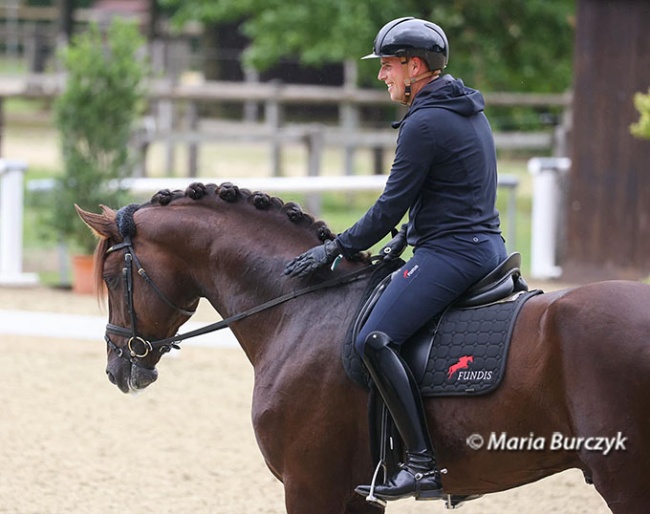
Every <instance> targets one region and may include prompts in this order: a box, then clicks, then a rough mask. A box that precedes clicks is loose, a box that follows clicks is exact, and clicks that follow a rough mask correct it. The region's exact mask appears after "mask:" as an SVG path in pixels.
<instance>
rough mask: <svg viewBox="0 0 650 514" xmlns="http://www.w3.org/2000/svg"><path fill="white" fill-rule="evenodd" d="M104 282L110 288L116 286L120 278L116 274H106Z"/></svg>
mask: <svg viewBox="0 0 650 514" xmlns="http://www.w3.org/2000/svg"><path fill="white" fill-rule="evenodd" d="M104 282H105V283H106V287H108V288H109V289H114V288H116V287H117V286H118V285H119V283H120V278H119V277H117V276H115V275H104Z"/></svg>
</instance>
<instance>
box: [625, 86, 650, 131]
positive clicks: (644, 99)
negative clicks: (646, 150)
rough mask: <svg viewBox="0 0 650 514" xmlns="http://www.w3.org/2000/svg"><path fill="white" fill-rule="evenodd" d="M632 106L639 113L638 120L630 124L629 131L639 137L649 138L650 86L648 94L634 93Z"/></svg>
mask: <svg viewBox="0 0 650 514" xmlns="http://www.w3.org/2000/svg"><path fill="white" fill-rule="evenodd" d="M634 106H635V107H636V109H637V110H638V111H639V113H640V114H641V117H640V118H639V121H638V122H636V123H634V124H632V126H630V132H631V133H632V134H633V135H634V136H636V137H639V138H643V139H650V88H648V94H643V93H636V94H635V95H634Z"/></svg>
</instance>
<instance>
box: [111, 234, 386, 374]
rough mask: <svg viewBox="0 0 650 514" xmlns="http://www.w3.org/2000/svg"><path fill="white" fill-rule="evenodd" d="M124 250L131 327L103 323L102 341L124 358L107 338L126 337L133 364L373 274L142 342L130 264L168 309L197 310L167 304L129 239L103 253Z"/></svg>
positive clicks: (307, 290) (333, 281)
mask: <svg viewBox="0 0 650 514" xmlns="http://www.w3.org/2000/svg"><path fill="white" fill-rule="evenodd" d="M121 249H124V250H125V253H124V268H123V269H122V277H123V280H124V282H125V285H126V288H125V296H126V303H127V307H128V309H129V316H130V318H131V328H130V329H128V328H124V327H121V326H119V325H114V324H112V323H107V324H106V334H105V335H104V339H105V341H106V344H107V345H108V346H109V347H110V348H111V349H113V350H114V351H115V352H117V354H118V356H119V357H127V356H126V355H124V349H123V348H120V347H119V346H117V345H116V344H115V343H113V341H112V340H111V339H110V337H109V334H113V335H116V336H120V337H125V338H129V339H128V341H127V348H128V350H129V357H127V358H129V359H130V361H131V362H132V363H133V364H138V365H139V363H138V362H137V360H136V359H142V358H144V357H146V356H147V355H148V354H149V352H152V351H154V350H158V351H159V352H161V353H167V352H169V351H171V349H172V348H174V349H176V350H180V346H179V343H180V342H181V341H184V340H185V339H190V338H192V337H197V336H200V335H203V334H208V333H210V332H216V331H218V330H222V329H224V328H227V327H228V326H230V324H232V323H234V322H236V321H240V320H242V319H244V318H248V317H250V316H253V315H255V314H258V313H260V312H263V311H265V310H268V309H271V308H273V307H276V306H278V305H280V304H282V303H285V302H288V301H289V300H293V299H294V298H298V297H299V296H304V295H306V294H310V293H313V292H316V291H320V290H323V289H328V288H331V287H335V286H338V285H342V284H348V283H351V282H354V281H355V280H358V279H360V278H361V277H362V276H364V275H365V274H367V273H370V272H372V271H373V269H372V268H363V269H360V270H356V271H353V272H351V273H348V274H346V275H342V276H340V277H336V278H333V279H331V280H327V281H325V282H321V283H320V284H316V285H313V286H308V287H304V288H302V289H297V290H295V291H291V292H289V293H286V294H284V295H282V296H278V297H277V298H274V299H272V300H269V301H268V302H264V303H262V304H260V305H258V306H256V307H253V308H251V309H248V310H245V311H243V312H240V313H238V314H235V315H233V316H230V317H228V318H225V319H223V320H221V321H218V322H215V323H211V324H210V325H206V326H205V327H201V328H198V329H196V330H191V331H189V332H185V333H184V334H176V335H175V336H173V337H167V338H165V339H158V340H156V341H148V340H146V339H144V338H143V337H142V336H139V335H138V333H137V328H136V314H135V307H134V305H133V264H135V266H136V267H137V273H138V275H140V276H141V277H142V278H143V279H144V280H145V282H146V283H147V284H148V285H149V286H150V287H151V288H152V289H153V291H154V292H155V293H156V295H157V296H158V297H159V298H160V299H161V300H162V301H163V302H164V303H165V304H167V305H168V306H169V307H171V308H173V309H175V310H177V311H179V312H181V313H182V314H185V315H187V316H192V315H193V314H194V313H195V312H196V310H186V309H183V308H181V307H178V306H177V305H176V304H174V303H173V302H172V301H170V300H169V299H168V298H167V297H166V296H165V295H164V294H163V292H162V291H161V290H160V289H159V288H158V286H156V284H155V283H154V282H153V280H151V277H149V275H147V272H146V271H145V270H144V268H143V267H142V264H141V263H140V260H139V259H138V258H137V256H136V255H135V251H134V249H133V245H132V243H131V239H130V238H129V237H125V238H124V241H123V242H122V243H119V244H117V245H114V246H111V247H110V248H109V249H108V250H107V251H106V254H109V253H112V252H114V251H117V250H121Z"/></svg>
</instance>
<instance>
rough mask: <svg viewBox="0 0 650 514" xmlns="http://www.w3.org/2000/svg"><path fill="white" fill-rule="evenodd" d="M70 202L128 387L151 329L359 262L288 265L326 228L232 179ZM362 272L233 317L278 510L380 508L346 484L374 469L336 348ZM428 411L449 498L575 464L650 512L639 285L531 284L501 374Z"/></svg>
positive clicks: (114, 372)
mask: <svg viewBox="0 0 650 514" xmlns="http://www.w3.org/2000/svg"><path fill="white" fill-rule="evenodd" d="M79 214H80V216H81V218H82V219H83V220H84V222H85V223H86V224H87V225H88V226H89V227H91V229H92V230H93V231H94V232H95V233H96V234H97V235H98V236H99V237H100V241H99V244H98V247H97V252H96V272H97V277H98V282H103V283H104V284H105V285H106V288H107V290H108V304H109V326H110V327H118V328H114V329H113V331H112V332H111V334H110V337H108V339H107V342H108V357H107V362H108V364H107V373H108V376H109V379H110V380H111V381H112V382H113V383H115V384H116V385H117V386H118V387H119V389H120V390H122V391H123V392H129V391H133V390H137V389H143V388H145V387H146V386H148V385H149V384H150V383H152V382H153V381H154V380H155V379H156V373H157V372H156V370H155V366H156V364H157V362H158V361H159V360H160V358H161V355H162V353H160V352H158V351H148V347H147V345H148V344H149V343H148V341H157V340H164V339H165V338H170V337H171V336H173V335H174V334H176V332H177V330H178V328H179V327H180V326H181V325H182V323H184V322H185V321H186V320H187V319H188V318H189V316H190V315H191V314H192V312H193V310H194V309H195V307H196V305H197V303H198V302H199V299H200V298H201V297H203V298H206V299H207V300H208V301H209V302H210V303H211V304H212V306H213V307H214V308H215V309H216V310H217V311H218V312H219V313H220V314H221V316H223V317H224V318H225V317H229V316H232V315H235V314H237V313H240V312H243V311H246V310H247V309H251V308H254V307H255V306H258V305H260V304H262V303H264V302H267V301H269V300H271V299H273V298H276V297H279V296H282V295H284V294H286V293H288V292H290V291H293V290H296V289H300V288H304V287H305V286H308V285H310V284H312V285H313V284H317V283H319V282H322V281H324V280H329V279H330V278H332V277H336V276H340V275H344V274H348V273H350V272H352V271H354V270H361V269H363V268H364V267H368V266H369V264H368V263H367V262H363V261H361V262H344V263H343V264H341V266H340V267H339V268H337V269H336V271H334V272H332V271H329V270H326V271H322V272H319V274H316V275H315V276H312V277H309V278H306V279H296V278H286V277H285V276H284V275H283V273H282V271H283V269H284V266H285V264H286V263H287V261H288V260H290V259H291V258H293V257H295V256H296V255H298V254H300V253H301V252H303V251H305V250H307V249H308V248H310V247H312V246H314V245H316V244H319V243H320V242H321V241H322V240H323V239H326V238H328V237H331V233H329V231H328V230H327V228H326V227H325V226H324V224H322V223H320V222H318V223H316V222H314V220H313V218H311V217H309V216H308V215H305V214H304V213H302V212H301V211H300V210H299V208H298V207H297V206H296V205H294V204H283V203H282V202H281V201H280V200H278V199H276V198H271V197H269V196H267V195H264V194H261V193H250V192H248V191H244V190H241V191H240V190H238V189H237V188H236V187H234V186H232V185H231V184H222V185H221V186H215V185H207V186H203V185H201V184H192V185H191V186H190V187H189V188H188V190H187V191H185V192H173V193H171V192H169V191H161V192H159V193H158V194H156V195H154V197H153V198H152V200H151V202H150V203H147V204H143V205H142V206H139V208H137V210H136V209H135V208H132V209H128V208H127V209H121V210H120V211H118V213H117V215H116V212H114V211H112V210H111V209H108V208H105V207H104V208H103V212H102V214H94V213H89V212H85V211H82V210H80V209H79ZM127 254H128V255H131V254H133V256H134V257H133V269H132V272H131V273H127V272H125V270H126V271H128V270H129V269H130V267H131V264H128V261H129V258H128V257H126V255H127ZM125 263H127V264H125ZM139 270H143V271H139ZM141 277H142V278H141ZM365 282H366V279H361V280H357V281H354V282H351V283H348V284H346V285H343V286H341V287H337V288H327V289H321V290H318V291H316V292H313V293H311V294H308V295H305V296H302V297H300V298H297V299H294V300H291V301H287V302H285V303H282V304H280V305H277V306H275V307H273V308H271V309H268V310H265V311H262V312H260V313H257V314H255V315H252V316H250V317H247V318H245V319H241V320H240V321H236V322H233V323H232V325H231V328H232V331H233V332H234V334H235V336H236V337H237V339H238V341H239V343H240V344H241V347H242V348H243V350H244V352H245V353H246V355H247V357H248V359H249V360H250V362H251V364H252V365H253V367H254V372H255V373H254V374H255V385H254V392H253V399H252V419H253V424H254V428H255V433H256V436H257V441H258V444H259V447H260V450H261V451H262V454H263V456H264V459H265V461H266V463H267V465H268V467H269V468H270V470H271V472H272V473H273V474H274V475H275V476H276V477H277V478H278V479H279V480H281V481H282V482H283V484H284V489H285V502H286V509H287V512H288V513H289V514H304V513H305V512H310V513H311V514H341V513H347V514H352V513H356V514H360V513H368V514H371V513H374V512H377V509H376V507H374V506H371V505H369V504H368V503H367V502H365V500H364V499H363V498H362V497H359V496H358V495H356V494H355V493H354V492H353V491H354V488H355V486H357V485H358V484H362V483H369V480H370V479H371V476H372V472H373V464H372V463H371V458H370V450H369V445H368V442H367V438H368V421H367V402H368V396H367V393H366V392H365V391H364V390H362V389H361V388H359V387H358V386H356V385H354V384H353V383H352V382H351V381H350V380H349V379H348V378H347V376H346V374H345V372H344V370H343V367H342V365H341V357H340V353H341V342H342V340H343V339H344V335H345V332H346V330H347V328H348V325H349V324H350V323H351V322H352V317H353V313H354V312H355V309H356V306H357V304H358V302H359V301H360V298H361V296H362V294H363V290H364V288H365ZM109 332H110V331H109ZM116 334H117V335H116ZM130 334H136V336H137V337H135V339H131V337H130ZM129 350H133V354H135V356H132V357H130V358H129ZM426 407H427V411H428V420H429V426H430V427H431V428H432V437H433V442H434V447H435V448H436V450H437V452H438V457H439V463H440V465H441V467H442V468H446V469H447V473H446V474H445V475H443V485H444V489H445V491H446V492H447V493H453V494H459V495H464V494H467V495H469V494H484V493H491V492H496V491H502V490H505V489H509V488H512V487H517V486H520V485H522V484H527V483H530V482H533V481H535V480H538V479H541V478H543V477H546V476H549V475H552V474H554V473H557V472H560V471H562V470H565V469H569V468H578V469H581V470H583V472H584V474H585V477H587V478H588V479H590V480H593V484H594V486H595V487H596V489H597V490H598V492H599V493H600V494H601V495H602V497H603V498H604V499H605V501H606V502H607V504H608V505H609V507H610V509H611V510H612V512H614V513H615V514H645V513H647V512H648V511H650V486H649V484H648V480H650V287H649V286H647V285H643V284H640V283H635V282H623V281H612V282H601V283H595V284H591V285H587V286H584V287H579V288H576V289H572V290H564V291H559V292H553V293H549V294H543V295H538V296H535V297H533V298H532V299H531V300H529V301H528V302H527V303H526V304H525V305H524V308H523V309H522V311H521V313H520V315H519V318H518V321H517V323H516V327H515V330H514V334H513V340H512V343H511V347H510V352H509V357H508V363H507V371H506V373H505V377H504V380H503V382H502V384H501V386H500V387H499V388H498V389H496V390H495V391H494V392H492V393H489V394H487V395H484V396H479V397H472V398H462V397H461V398H459V397H445V398H434V399H428V400H427V401H426ZM557 438H559V441H558V440H557ZM477 441H478V443H477ZM608 441H609V442H611V443H612V445H613V446H611V447H610V450H609V451H607V445H608V444H609V443H608ZM480 443H485V444H484V446H483V447H481V448H479V449H473V448H477V447H478V446H481V444H480ZM552 443H553V444H552ZM614 443H616V444H615V445H614ZM490 445H492V448H491V449H490ZM242 480H245V478H244V479H242ZM245 485H246V484H242V491H246V487H245ZM585 487H589V486H587V485H585ZM478 501H480V500H478Z"/></svg>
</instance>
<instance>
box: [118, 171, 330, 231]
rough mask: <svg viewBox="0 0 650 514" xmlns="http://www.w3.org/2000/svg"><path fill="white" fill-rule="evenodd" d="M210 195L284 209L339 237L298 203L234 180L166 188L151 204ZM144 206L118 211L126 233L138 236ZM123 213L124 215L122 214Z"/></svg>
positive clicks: (295, 220) (262, 207)
mask: <svg viewBox="0 0 650 514" xmlns="http://www.w3.org/2000/svg"><path fill="white" fill-rule="evenodd" d="M206 197H213V198H216V199H220V200H223V201H225V202H228V203H237V202H246V203H247V204H250V205H251V206H252V207H254V208H255V209H257V210H260V211H274V212H280V213H281V214H284V215H285V216H286V218H287V221H289V222H291V223H293V224H296V225H299V226H303V227H305V228H312V229H313V230H314V232H315V233H316V235H317V236H318V239H319V240H320V241H328V240H332V239H334V237H335V236H334V234H333V233H332V232H331V230H330V229H329V228H328V227H327V225H326V224H325V222H323V221H316V220H315V219H314V218H313V217H312V216H311V215H309V214H307V213H306V212H303V210H302V209H301V208H300V206H299V205H298V204H297V203H295V202H287V203H285V202H283V201H282V200H281V199H280V198H277V197H274V196H269V195H268V194H266V193H262V192H260V191H254V192H251V191H250V190H248V189H240V188H239V187H237V186H236V185H234V184H231V183H230V182H224V183H223V184H221V185H216V184H203V183H201V182H193V183H192V184H190V185H189V186H188V187H187V189H185V191H181V190H180V189H178V190H175V191H170V190H169V189H162V190H160V191H158V192H157V193H156V194H154V195H153V196H152V197H151V200H150V202H149V203H150V205H163V206H164V205H168V204H170V203H171V202H174V201H176V200H180V199H182V198H191V199H192V200H201V199H203V198H206ZM140 207H143V206H135V205H131V206H127V207H124V208H122V209H120V211H119V212H118V221H119V228H120V232H121V233H122V235H123V236H125V235H127V233H128V234H129V235H134V234H132V233H129V232H130V228H131V227H133V230H135V224H134V223H133V214H134V213H135V211H136V210H137V209H138V208H140ZM123 211H124V212H123ZM120 213H121V214H122V216H120ZM129 219H130V221H129Z"/></svg>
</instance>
